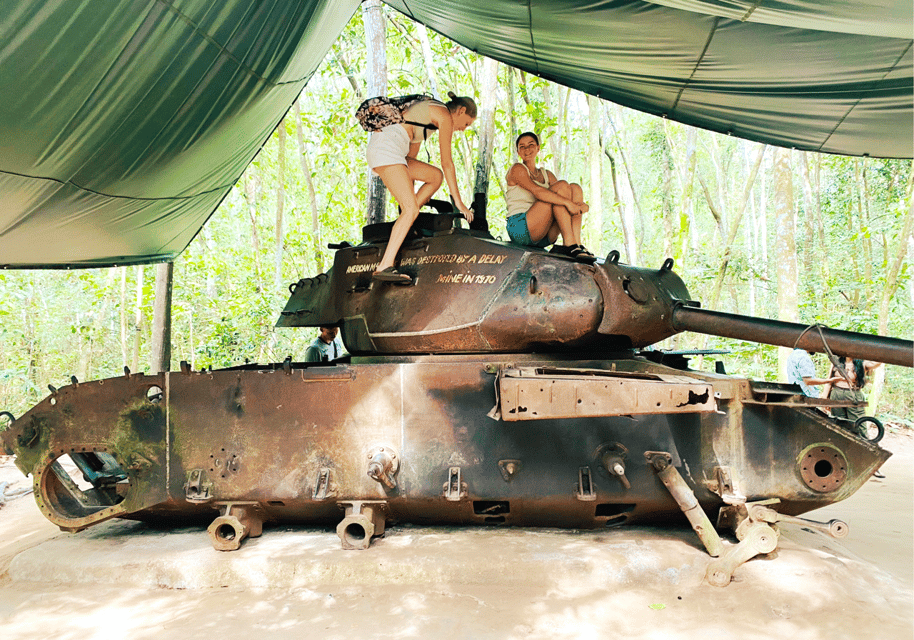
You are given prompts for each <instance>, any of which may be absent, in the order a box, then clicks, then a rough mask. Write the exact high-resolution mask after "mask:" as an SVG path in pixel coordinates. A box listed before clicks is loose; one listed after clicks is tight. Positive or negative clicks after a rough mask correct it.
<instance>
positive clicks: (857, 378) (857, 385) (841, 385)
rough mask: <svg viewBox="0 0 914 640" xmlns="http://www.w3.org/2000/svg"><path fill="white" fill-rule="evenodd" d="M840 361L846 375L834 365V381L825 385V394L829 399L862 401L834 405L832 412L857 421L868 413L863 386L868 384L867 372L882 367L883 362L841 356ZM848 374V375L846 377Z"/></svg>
mask: <svg viewBox="0 0 914 640" xmlns="http://www.w3.org/2000/svg"><path fill="white" fill-rule="evenodd" d="M839 361H840V362H841V364H842V368H843V370H844V374H845V375H841V371H840V370H839V369H838V367H832V371H831V375H832V380H833V382H832V383H831V384H830V385H827V386H826V387H825V393H824V394H823V395H824V396H825V397H826V398H828V399H829V400H853V401H854V402H857V403H860V405H861V406H857V407H832V410H831V413H832V415H833V416H835V417H836V418H844V419H845V420H853V421H854V422H856V421H857V420H858V419H859V418H862V417H863V416H864V414H865V413H866V407H865V406H863V403H865V402H866V395H865V394H864V393H863V387H864V386H866V376H867V374H868V373H869V372H870V371H872V370H873V369H876V368H877V367H881V366H882V363H881V362H874V361H872V360H860V359H854V358H849V357H847V356H841V357H840V358H839ZM845 376H846V377H845Z"/></svg>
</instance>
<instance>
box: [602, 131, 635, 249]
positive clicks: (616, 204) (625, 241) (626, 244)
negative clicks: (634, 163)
mask: <svg viewBox="0 0 914 640" xmlns="http://www.w3.org/2000/svg"><path fill="white" fill-rule="evenodd" d="M603 153H604V154H605V155H606V157H607V158H609V174H610V177H612V181H613V208H614V209H615V210H616V211H618V212H619V226H620V227H622V248H623V249H624V250H625V259H626V261H627V262H628V264H633V262H632V251H633V250H634V246H633V243H631V242H630V240H629V237H628V224H627V222H626V216H625V205H624V204H623V202H622V200H621V199H620V198H619V181H618V180H617V178H616V159H615V158H613V157H612V154H611V153H610V152H609V147H608V146H605V147H603Z"/></svg>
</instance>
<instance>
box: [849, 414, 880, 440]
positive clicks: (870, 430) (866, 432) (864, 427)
mask: <svg viewBox="0 0 914 640" xmlns="http://www.w3.org/2000/svg"><path fill="white" fill-rule="evenodd" d="M854 432H855V433H856V434H858V435H859V436H860V437H861V438H863V439H864V440H869V441H870V442H872V443H873V444H876V443H877V442H879V441H880V440H882V436H884V435H885V427H883V426H882V423H881V422H880V421H879V419H878V418H874V417H873V416H863V417H862V418H857V422H855V423H854Z"/></svg>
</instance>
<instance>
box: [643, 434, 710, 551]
mask: <svg viewBox="0 0 914 640" xmlns="http://www.w3.org/2000/svg"><path fill="white" fill-rule="evenodd" d="M644 458H645V460H647V462H648V464H650V465H651V467H652V468H653V469H654V471H656V472H657V477H658V478H660V480H661V482H663V485H664V486H665V487H666V488H667V490H668V491H669V492H670V495H671V496H673V499H674V500H675V501H676V504H678V505H679V508H680V509H682V512H683V513H684V514H685V516H686V518H688V519H689V524H691V525H692V529H694V530H695V533H696V534H698V538H699V540H701V543H702V544H703V545H704V546H705V549H707V551H708V555H709V556H711V557H713V558H716V557H717V556H719V555H720V554H721V544H720V536H718V535H717V531H715V530H714V525H712V524H711V521H710V520H709V519H708V514H706V513H705V512H704V510H703V509H702V508H701V505H700V504H698V500H696V499H695V493H694V492H693V491H692V489H690V488H689V485H687V484H686V481H685V480H683V479H682V476H681V475H680V474H679V472H678V471H677V470H676V467H674V466H673V465H672V464H671V463H672V462H673V456H671V455H670V454H669V453H667V452H665V451H645V452H644Z"/></svg>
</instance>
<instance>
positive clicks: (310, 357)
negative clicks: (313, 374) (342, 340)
mask: <svg viewBox="0 0 914 640" xmlns="http://www.w3.org/2000/svg"><path fill="white" fill-rule="evenodd" d="M320 331H321V332H320V335H319V336H317V337H316V338H315V339H314V342H312V343H311V345H310V346H309V347H308V350H307V351H305V362H331V361H333V360H336V359H337V358H339V357H340V356H341V355H342V354H343V349H342V348H341V347H340V345H339V342H338V341H337V339H336V336H337V334H338V333H339V331H340V330H339V329H338V328H337V327H321V328H320Z"/></svg>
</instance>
